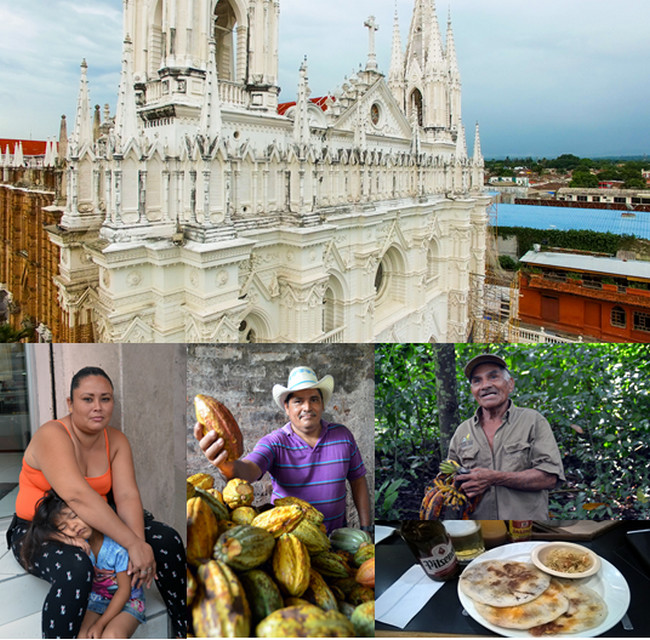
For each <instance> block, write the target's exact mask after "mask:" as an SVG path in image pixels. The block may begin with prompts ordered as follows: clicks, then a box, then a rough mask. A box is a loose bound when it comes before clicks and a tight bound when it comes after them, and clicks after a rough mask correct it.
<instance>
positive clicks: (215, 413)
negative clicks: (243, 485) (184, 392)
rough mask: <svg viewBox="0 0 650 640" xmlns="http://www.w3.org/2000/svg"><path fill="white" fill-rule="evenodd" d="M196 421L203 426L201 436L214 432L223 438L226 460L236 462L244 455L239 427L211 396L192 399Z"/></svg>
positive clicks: (198, 396) (224, 408)
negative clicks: (226, 454)
mask: <svg viewBox="0 0 650 640" xmlns="http://www.w3.org/2000/svg"><path fill="white" fill-rule="evenodd" d="M194 410H195V412H196V419H197V421H198V422H199V424H201V425H202V426H203V435H206V434H207V433H209V432H210V431H216V432H217V434H218V435H219V437H220V438H223V441H224V449H225V450H226V452H227V453H228V457H227V460H237V459H238V458H240V457H241V455H242V454H243V453H244V443H243V437H242V434H241V431H240V429H239V425H238V424H237V421H236V420H235V418H234V416H233V415H232V413H230V411H229V409H228V408H227V407H226V406H225V405H224V404H222V403H221V402H219V401H218V400H215V399H214V398H212V397H211V396H206V395H203V394H198V395H197V396H195V398H194Z"/></svg>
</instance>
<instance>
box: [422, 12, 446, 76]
mask: <svg viewBox="0 0 650 640" xmlns="http://www.w3.org/2000/svg"><path fill="white" fill-rule="evenodd" d="M427 5H428V6H427ZM425 10H428V11H429V18H428V20H427V22H428V33H427V41H426V47H427V52H426V53H427V59H426V68H425V71H426V73H427V75H429V76H433V75H435V74H436V73H440V72H441V71H442V66H443V60H444V57H443V50H442V39H441V37H440V25H439V24H438V14H437V12H436V3H435V0H431V2H430V3H427V4H426V5H425Z"/></svg>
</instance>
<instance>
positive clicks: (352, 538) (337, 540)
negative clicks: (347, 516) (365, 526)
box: [330, 527, 372, 555]
mask: <svg viewBox="0 0 650 640" xmlns="http://www.w3.org/2000/svg"><path fill="white" fill-rule="evenodd" d="M362 542H372V538H371V537H370V534H369V533H367V532H366V531H361V529H353V528H352V527H341V528H340V529H335V530H334V531H332V533H330V543H331V545H332V547H333V548H334V549H335V550H336V549H343V550H344V551H349V552H350V553H351V554H353V555H354V554H355V553H356V552H357V551H358V550H359V547H360V546H361V543H362Z"/></svg>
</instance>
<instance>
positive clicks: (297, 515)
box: [251, 504, 303, 538]
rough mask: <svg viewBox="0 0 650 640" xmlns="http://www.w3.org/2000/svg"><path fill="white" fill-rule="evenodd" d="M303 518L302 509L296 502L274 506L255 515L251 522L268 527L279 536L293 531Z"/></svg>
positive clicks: (264, 527)
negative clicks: (283, 505) (284, 505)
mask: <svg viewBox="0 0 650 640" xmlns="http://www.w3.org/2000/svg"><path fill="white" fill-rule="evenodd" d="M302 518H303V513H302V509H301V508H300V507H299V506H297V505H295V504H290V505H287V506H286V507H273V508H272V509H269V510H268V511H262V513H260V514H259V515H258V516H255V518H254V519H253V522H251V524H252V525H253V526H254V527H261V528H262V529H266V530H267V531H269V532H270V533H272V534H273V535H274V536H275V537H276V538H279V537H280V536H281V535H282V534H283V533H291V532H292V531H293V530H294V529H295V528H296V527H297V526H298V523H299V522H300V521H301V520H302Z"/></svg>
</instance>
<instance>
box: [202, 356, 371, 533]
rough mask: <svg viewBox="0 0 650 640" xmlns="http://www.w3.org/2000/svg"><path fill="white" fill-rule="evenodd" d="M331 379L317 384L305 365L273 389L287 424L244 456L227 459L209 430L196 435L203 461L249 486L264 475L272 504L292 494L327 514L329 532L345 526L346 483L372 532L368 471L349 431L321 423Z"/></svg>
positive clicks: (362, 517)
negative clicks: (269, 485) (268, 481)
mask: <svg viewBox="0 0 650 640" xmlns="http://www.w3.org/2000/svg"><path fill="white" fill-rule="evenodd" d="M333 390H334V379H333V378H332V376H331V375H326V376H325V377H323V378H322V379H321V380H318V378H317V376H316V374H315V373H314V371H313V370H312V369H310V368H309V367H296V368H295V369H293V370H292V371H291V373H290V374H289V380H288V383H287V386H286V387H284V386H282V385H280V384H276V385H275V386H274V387H273V400H274V401H275V403H276V404H277V405H278V407H280V409H282V410H283V411H285V413H286V414H287V417H288V419H289V422H287V424H285V425H284V426H283V427H281V428H280V429H276V430H275V431H273V432H271V433H269V434H267V435H265V436H263V437H262V438H261V439H260V440H259V441H258V442H257V444H256V445H255V448H254V449H253V451H252V452H251V453H249V454H248V455H247V456H246V457H245V458H242V459H239V460H234V461H226V452H225V450H224V448H223V444H224V443H223V440H222V439H221V438H218V439H217V438H216V434H215V433H214V432H211V433H209V434H207V435H206V436H202V432H201V428H200V426H199V425H198V424H197V425H195V427H194V435H195V437H196V438H197V439H199V446H200V447H201V449H202V451H203V452H204V454H205V456H206V457H207V459H208V460H209V461H210V462H211V463H212V464H213V465H214V466H215V467H216V468H217V469H219V471H221V473H222V474H223V475H224V476H225V478H226V479H227V480H230V479H231V478H242V479H244V480H248V481H249V482H254V481H255V480H259V479H260V478H261V477H262V475H263V474H264V473H265V472H266V471H268V472H269V474H270V475H271V479H272V483H273V496H272V497H273V500H275V499H276V498H281V497H284V496H295V497H298V498H302V499H304V500H307V502H309V503H311V504H312V505H314V506H315V507H316V508H317V509H318V510H319V511H321V512H322V513H323V515H324V516H325V520H324V524H325V526H326V527H327V530H328V532H329V531H332V530H334V529H337V528H339V527H342V526H345V522H346V520H345V504H346V480H347V481H348V482H349V483H350V489H351V491H352V498H353V500H354V504H355V506H356V508H357V512H358V513H359V521H360V524H361V528H362V529H367V530H369V529H370V526H371V522H370V496H369V492H368V485H367V482H366V477H365V476H366V469H365V467H364V464H363V460H362V459H361V454H360V453H359V448H358V447H357V444H356V442H355V440H354V436H353V435H352V433H351V432H350V430H349V429H348V428H347V427H345V426H343V425H342V424H336V423H331V422H326V421H325V420H323V419H322V415H323V411H324V409H325V405H326V404H327V402H328V401H329V399H330V397H331V396H332V392H333Z"/></svg>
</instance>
